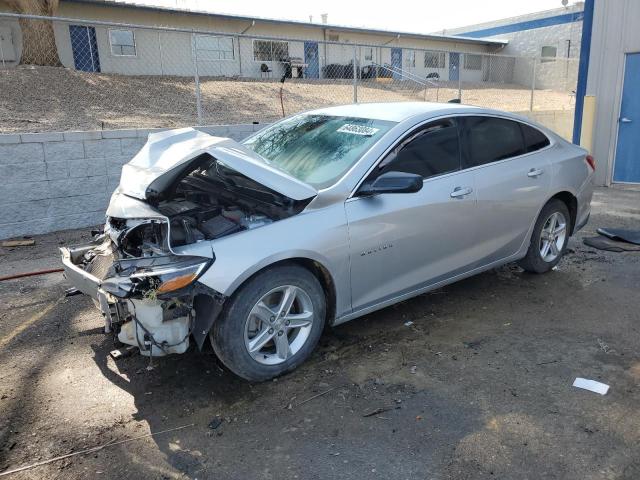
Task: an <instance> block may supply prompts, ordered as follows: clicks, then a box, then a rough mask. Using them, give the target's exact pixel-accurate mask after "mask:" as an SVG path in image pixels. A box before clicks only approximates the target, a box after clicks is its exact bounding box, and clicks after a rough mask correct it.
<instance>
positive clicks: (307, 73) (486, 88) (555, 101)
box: [0, 14, 577, 136]
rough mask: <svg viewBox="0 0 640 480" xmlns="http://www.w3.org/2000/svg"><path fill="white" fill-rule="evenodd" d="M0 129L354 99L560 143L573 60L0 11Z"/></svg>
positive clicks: (264, 116) (185, 121) (205, 118)
mask: <svg viewBox="0 0 640 480" xmlns="http://www.w3.org/2000/svg"><path fill="white" fill-rule="evenodd" d="M0 35H1V38H2V40H1V41H0V91H2V92H3V98H4V100H5V101H4V102H2V104H1V105H0V132H3V133H8V132H12V131H16V132H26V131H34V132H35V131H64V130H94V129H107V128H134V127H135V128H151V127H178V126H186V125H194V124H201V125H203V124H232V123H251V122H260V123H263V122H272V121H274V120H277V119H279V118H282V117H283V116H286V115H291V114H293V113H296V112H299V111H303V110H308V109H312V108H318V107H324V106H329V105H338V104H346V103H354V102H391V101H428V102H447V101H452V100H454V101H461V102H462V103H466V104H471V105H479V106H485V107H491V108H496V109H502V110H506V111H513V112H519V113H522V114H525V115H528V116H530V117H532V118H534V119H536V120H538V121H541V123H543V124H546V125H548V126H549V127H551V128H553V129H555V130H557V131H559V132H560V133H561V134H563V135H566V136H569V135H570V132H571V128H572V125H571V124H572V122H573V109H574V104H575V96H574V90H575V85H576V83H577V60H574V59H560V58H525V57H513V56H505V55H494V54H487V53H471V52H457V51H444V50H424V49H418V48H407V47H404V46H403V47H400V46H395V45H385V46H381V45H360V44H353V43H338V42H325V41H319V40H311V39H308V40H305V39H300V38H273V37H263V36H253V35H248V34H238V33H229V32H214V31H196V30H185V29H177V28H160V27H147V26H141V25H128V24H122V23H109V22H100V21H89V20H78V19H64V18H51V19H46V20H45V19H43V18H42V17H33V16H25V15H14V14H0Z"/></svg>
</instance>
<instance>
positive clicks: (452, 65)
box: [449, 52, 460, 82]
mask: <svg viewBox="0 0 640 480" xmlns="http://www.w3.org/2000/svg"><path fill="white" fill-rule="evenodd" d="M458 78H460V54H459V53H454V52H451V53H449V80H450V81H456V82H457V81H458Z"/></svg>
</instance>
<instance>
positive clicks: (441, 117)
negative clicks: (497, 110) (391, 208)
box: [347, 112, 557, 200]
mask: <svg viewBox="0 0 640 480" xmlns="http://www.w3.org/2000/svg"><path fill="white" fill-rule="evenodd" d="M458 117H491V118H501V119H503V120H511V121H512V122H518V123H522V124H524V125H528V126H529V127H531V128H535V129H536V130H537V131H539V132H540V133H542V134H543V135H544V136H545V137H547V140H549V145H547V146H546V147H544V148H541V149H540V150H535V151H533V152H526V153H523V154H521V155H516V156H515V157H509V158H503V159H502V160H497V161H495V162H491V163H484V164H482V165H476V166H474V167H469V168H462V165H461V168H460V170H457V171H455V172H449V173H444V174H442V175H436V176H433V177H429V178H425V179H423V181H426V180H431V179H435V178H443V177H444V176H447V175H452V174H455V173H460V172H471V171H474V170H478V169H481V168H485V167H488V166H491V165H499V164H502V163H504V162H508V161H511V160H516V159H520V158H524V157H527V156H529V155H534V154H537V153H540V152H544V151H546V150H549V149H550V148H552V147H555V146H556V144H557V142H556V141H555V139H554V138H553V137H551V136H549V135H547V133H546V132H544V131H543V130H541V129H540V128H539V127H538V126H537V125H534V124H532V123H531V122H527V121H523V120H520V119H516V118H512V117H509V116H507V115H499V114H497V115H496V114H492V113H468V112H465V113H451V114H448V115H438V116H436V117H432V118H429V119H427V120H423V121H421V122H419V123H417V124H415V125H413V126H412V127H410V128H408V129H407V130H405V131H404V132H403V133H402V135H399V136H398V139H396V140H395V141H394V142H393V143H392V144H391V145H390V146H389V147H388V148H387V149H386V150H385V151H384V152H383V153H382V154H381V155H380V156H379V157H378V158H377V159H376V161H375V162H374V163H373V165H372V166H371V167H370V168H369V169H368V170H367V172H366V173H365V174H364V176H363V177H362V178H361V179H360V180H359V181H358V183H357V184H356V186H355V188H354V189H353V190H352V191H351V193H350V194H349V196H348V197H347V200H350V199H351V198H354V197H355V195H356V192H357V191H358V189H359V188H360V186H361V185H362V184H363V183H364V181H365V179H367V178H368V177H369V175H370V174H371V173H372V172H373V171H374V170H375V168H376V167H377V166H378V165H379V164H380V162H381V161H382V160H384V158H385V157H386V156H387V155H388V154H389V153H390V152H391V151H392V150H393V149H394V148H396V147H397V146H398V145H399V144H400V143H401V142H402V140H403V139H404V138H406V136H407V134H410V133H411V132H412V131H414V130H418V129H419V128H422V127H423V126H425V125H426V124H428V123H431V122H435V121H438V120H444V119H447V118H458ZM523 140H524V139H523Z"/></svg>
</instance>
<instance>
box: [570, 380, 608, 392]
mask: <svg viewBox="0 0 640 480" xmlns="http://www.w3.org/2000/svg"><path fill="white" fill-rule="evenodd" d="M573 386H574V387H578V388H584V389H585V390H589V391H590V392H594V393H599V394H600V395H606V394H607V392H608V391H609V385H607V384H606V383H600V382H596V381H595V380H588V379H586V378H580V377H578V378H576V379H575V380H574V381H573Z"/></svg>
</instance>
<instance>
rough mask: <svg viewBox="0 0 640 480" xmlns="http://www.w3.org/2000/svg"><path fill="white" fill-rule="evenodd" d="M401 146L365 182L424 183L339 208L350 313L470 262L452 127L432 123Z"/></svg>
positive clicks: (466, 196) (468, 184)
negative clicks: (404, 176) (346, 247)
mask: <svg viewBox="0 0 640 480" xmlns="http://www.w3.org/2000/svg"><path fill="white" fill-rule="evenodd" d="M413 135H419V136H417V137H413ZM412 138H414V139H413V140H411V139H412ZM408 139H409V140H410V141H408V143H406V145H405V146H404V147H403V148H402V149H401V150H399V151H398V152H397V156H394V157H393V159H391V160H389V163H388V164H386V165H385V162H386V161H387V159H385V160H383V161H382V162H381V163H380V165H379V166H378V167H376V170H375V171H374V172H373V173H372V174H371V175H370V176H369V177H368V178H367V181H370V179H371V178H375V177H376V175H380V174H383V173H385V172H387V171H399V172H408V173H414V174H418V175H421V176H422V177H423V178H424V183H423V187H422V189H421V190H420V191H418V192H415V193H386V194H380V195H375V196H371V197H358V196H355V197H353V198H351V199H349V200H347V202H346V203H345V209H346V214H347V222H348V225H349V241H350V259H351V296H352V306H353V309H354V310H355V311H357V310H361V309H363V308H367V307H370V306H373V305H376V304H378V303H381V302H384V301H385V300H390V299H392V298H395V297H397V296H399V295H403V294H405V293H410V292H413V291H415V290H417V289H420V288H422V287H426V286H428V285H431V284H434V283H437V282H439V281H441V280H445V279H447V278H450V277H453V276H455V275H457V274H460V273H463V272H465V271H467V270H468V265H469V264H470V263H472V262H473V261H474V258H475V257H474V252H473V249H474V244H475V239H474V223H475V206H476V198H475V186H474V185H473V173H472V172H468V171H461V170H460V155H459V152H460V150H459V143H458V133H457V126H456V122H455V121H453V120H441V121H438V122H433V123H432V124H429V125H427V126H425V127H421V129H419V130H418V131H417V132H416V133H412V134H411V135H410V136H409V137H408ZM387 158H390V157H387Z"/></svg>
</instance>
